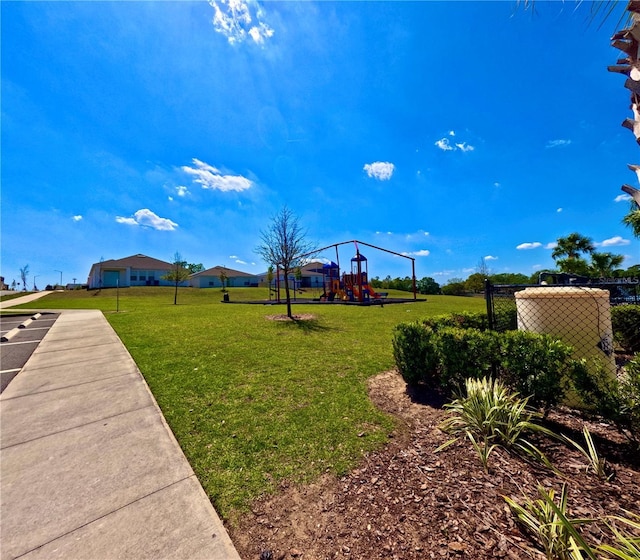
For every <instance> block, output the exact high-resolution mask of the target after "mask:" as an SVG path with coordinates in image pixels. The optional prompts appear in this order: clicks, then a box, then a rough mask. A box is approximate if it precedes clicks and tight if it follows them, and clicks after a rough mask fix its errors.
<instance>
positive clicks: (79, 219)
mask: <svg viewBox="0 0 640 560" xmlns="http://www.w3.org/2000/svg"><path fill="white" fill-rule="evenodd" d="M71 219H72V220H73V221H74V222H79V221H81V220H82V216H81V215H80V214H78V215H77V216H73V217H72V218H71Z"/></svg>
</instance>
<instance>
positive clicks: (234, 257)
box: [229, 255, 240, 259]
mask: <svg viewBox="0 0 640 560" xmlns="http://www.w3.org/2000/svg"><path fill="white" fill-rule="evenodd" d="M229 258H230V259H238V258H240V257H238V255H229Z"/></svg>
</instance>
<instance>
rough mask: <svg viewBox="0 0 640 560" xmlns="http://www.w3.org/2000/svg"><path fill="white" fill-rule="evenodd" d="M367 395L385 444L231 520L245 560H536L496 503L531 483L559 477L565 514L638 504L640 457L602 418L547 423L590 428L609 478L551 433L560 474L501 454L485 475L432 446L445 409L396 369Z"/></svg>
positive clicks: (599, 535)
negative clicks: (390, 420) (392, 425)
mask: <svg viewBox="0 0 640 560" xmlns="http://www.w3.org/2000/svg"><path fill="white" fill-rule="evenodd" d="M370 395H371V398H372V400H373V401H374V402H375V403H376V404H377V405H378V406H379V407H380V408H382V409H383V410H385V411H386V412H389V413H390V414H393V415H395V416H396V417H397V418H398V419H399V423H398V427H397V429H396V430H395V431H394V432H393V433H391V434H389V443H388V444H387V445H386V446H385V447H384V448H382V449H380V450H378V451H376V452H373V453H370V454H368V455H367V456H365V457H364V458H363V460H362V462H361V463H360V464H359V466H358V467H357V468H356V469H355V470H353V471H352V472H350V473H349V474H347V475H346V476H344V477H342V478H336V477H334V476H331V475H328V474H327V475H325V476H324V477H322V478H321V479H320V480H318V481H317V482H315V483H313V484H310V485H305V486H298V485H291V484H288V483H286V482H284V483H282V484H281V488H280V492H279V493H278V494H277V495H274V496H268V497H264V498H262V499H260V500H257V501H256V502H255V503H254V504H253V507H252V511H251V512H250V513H248V514H246V515H245V516H244V517H242V518H241V519H239V520H238V521H237V522H236V523H234V524H233V526H232V527H230V528H229V532H230V535H231V538H232V540H233V542H234V544H235V545H236V548H237V550H238V552H239V554H240V556H241V557H242V558H243V559H244V560H254V559H261V560H270V559H271V560H285V559H290V558H298V559H304V560H312V559H313V560H325V559H334V558H353V559H374V558H385V559H396V560H401V559H402V560H404V559H413V558H416V559H417V558H421V559H422V558H438V559H447V558H473V559H478V560H483V559H490V558H513V559H519V558H543V556H542V555H541V553H540V552H538V551H536V549H535V543H534V542H533V541H532V540H531V539H530V538H529V536H528V535H527V534H526V533H525V532H524V531H523V530H521V528H520V527H519V526H518V524H517V523H516V522H515V520H514V517H513V515H512V514H511V513H510V510H509V508H508V507H507V505H506V503H505V501H504V499H503V496H510V497H512V498H514V499H516V500H517V501H519V502H522V495H523V494H525V495H527V496H529V497H530V498H537V497H538V495H537V484H538V483H540V484H542V485H543V486H544V487H545V488H546V489H547V490H549V489H551V488H553V489H555V491H556V492H557V493H559V492H560V490H561V488H562V484H563V483H565V482H566V483H567V485H568V488H569V510H570V513H571V515H572V516H574V517H590V518H598V517H602V516H604V515H611V514H618V515H625V511H624V510H629V511H633V512H636V513H638V512H639V505H638V504H640V458H639V457H638V455H637V454H633V453H631V452H630V448H629V447H628V446H627V444H626V442H625V440H624V438H622V437H621V436H620V435H619V434H618V433H617V432H616V431H615V429H613V428H611V427H610V426H608V425H607V424H604V423H600V422H595V421H590V420H587V419H584V418H582V417H580V416H579V415H577V414H575V413H573V412H571V411H568V410H567V411H561V412H554V413H552V414H551V415H550V417H549V421H550V424H551V426H552V427H553V428H554V429H555V430H556V431H562V432H563V433H565V434H566V435H568V436H569V437H572V438H573V439H576V440H577V441H580V442H581V443H584V442H583V440H582V439H581V436H580V434H581V431H582V426H583V425H585V424H586V425H587V426H588V427H589V430H590V431H591V433H592V435H593V436H594V440H595V441H596V444H597V446H598V448H599V450H600V453H601V455H604V456H605V457H606V458H607V460H608V461H609V463H610V464H611V467H612V468H613V470H614V473H615V475H614V478H613V479H612V480H611V481H609V482H603V481H601V480H599V479H598V478H597V477H595V476H594V475H593V474H591V473H587V472H586V469H585V466H586V463H585V459H584V458H583V457H582V456H581V455H580V454H579V453H578V452H577V451H575V450H573V449H571V448H567V447H565V446H563V445H561V444H559V443H553V442H549V441H548V440H538V441H537V443H538V444H539V445H540V446H541V447H542V448H543V450H544V451H545V453H547V455H548V456H549V457H550V458H551V460H552V462H553V463H554V464H555V465H557V466H558V467H559V468H560V470H561V471H562V472H563V473H564V477H559V476H557V475H555V474H553V473H552V472H550V471H548V470H545V469H542V468H539V467H535V466H532V465H530V464H528V463H526V462H524V461H522V460H520V459H518V458H515V457H513V456H510V455H508V454H507V453H505V452H504V451H501V450H499V451H496V452H494V453H493V454H492V455H491V457H490V459H489V466H490V472H489V473H488V474H487V473H485V472H484V471H483V469H482V466H481V464H480V461H479V458H478V457H477V455H476V453H475V451H474V450H473V449H472V448H471V446H470V445H469V444H468V443H467V442H460V443H457V444H454V445H452V446H451V447H449V448H447V449H446V450H444V451H441V452H440V453H435V452H434V450H435V448H436V447H438V446H439V445H441V444H442V443H444V442H445V441H447V439H448V437H447V436H446V435H445V434H444V433H442V432H441V431H440V430H439V429H438V428H437V426H438V424H439V423H440V422H441V421H442V420H443V419H444V418H445V416H446V412H445V411H443V410H442V408H441V407H440V406H439V404H441V403H429V402H428V398H427V396H426V395H421V394H419V393H416V394H412V395H409V394H408V392H407V387H406V385H405V383H404V381H403V380H402V378H401V377H400V375H398V373H396V372H395V371H390V372H386V373H384V374H381V375H379V376H377V377H376V378H374V379H372V380H371V382H370ZM584 534H585V535H586V536H587V540H589V541H590V542H599V541H601V540H605V541H607V540H608V539H609V536H608V535H607V534H605V533H604V532H603V529H602V524H600V523H598V524H591V525H588V526H586V527H585V530H584Z"/></svg>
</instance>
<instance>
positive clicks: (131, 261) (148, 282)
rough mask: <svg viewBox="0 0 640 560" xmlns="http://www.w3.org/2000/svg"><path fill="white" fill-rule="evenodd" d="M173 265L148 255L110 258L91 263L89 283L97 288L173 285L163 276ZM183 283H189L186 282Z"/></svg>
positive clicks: (90, 287)
mask: <svg viewBox="0 0 640 560" xmlns="http://www.w3.org/2000/svg"><path fill="white" fill-rule="evenodd" d="M172 268H173V265H172V264H171V263H170V262H166V261H161V260H158V259H154V258H153V257H148V256H147V255H132V256H130V257H125V258H124V259H110V260H108V261H102V262H98V263H95V264H93V265H91V271H90V272H89V278H88V280H87V284H88V287H89V289H90V290H92V289H97V288H116V287H120V288H128V287H130V286H173V285H174V283H173V282H172V281H170V280H163V279H162V277H163V276H165V275H166V274H168V273H169V272H171V269H172ZM183 285H185V286H186V285H188V283H187V282H185V283H184V284H183Z"/></svg>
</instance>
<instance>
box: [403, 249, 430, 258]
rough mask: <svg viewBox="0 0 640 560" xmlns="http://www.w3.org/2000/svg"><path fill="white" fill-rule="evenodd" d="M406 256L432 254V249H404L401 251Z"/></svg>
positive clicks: (426, 255)
mask: <svg viewBox="0 0 640 560" xmlns="http://www.w3.org/2000/svg"><path fill="white" fill-rule="evenodd" d="M400 254H401V255H404V256H405V257H410V256H412V255H413V256H415V257H428V256H429V255H430V254H431V251H429V250H428V249H420V250H419V251H404V252H402V253H400Z"/></svg>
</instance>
